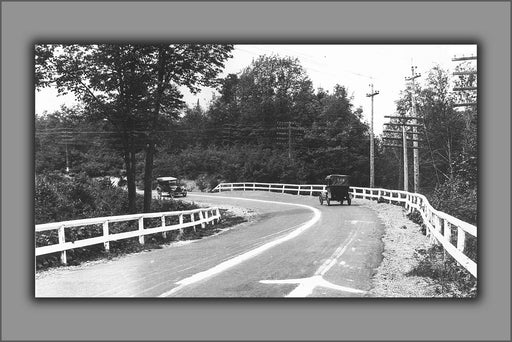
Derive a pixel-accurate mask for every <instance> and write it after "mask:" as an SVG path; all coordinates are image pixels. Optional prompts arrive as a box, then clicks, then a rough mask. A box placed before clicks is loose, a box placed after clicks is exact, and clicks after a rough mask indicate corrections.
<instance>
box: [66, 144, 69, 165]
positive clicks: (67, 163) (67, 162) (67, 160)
mask: <svg viewBox="0 0 512 342" xmlns="http://www.w3.org/2000/svg"><path fill="white" fill-rule="evenodd" d="M66 173H69V159H68V143H67V142H66Z"/></svg>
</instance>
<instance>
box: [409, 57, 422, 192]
mask: <svg viewBox="0 0 512 342" xmlns="http://www.w3.org/2000/svg"><path fill="white" fill-rule="evenodd" d="M416 68H417V67H416V66H411V77H406V78H405V80H406V81H411V82H412V87H411V105H412V117H414V119H413V124H415V125H416V124H418V122H417V120H416V118H417V117H418V115H417V113H416V96H415V94H414V91H415V83H414V80H415V79H416V78H418V77H420V76H421V74H417V73H416ZM412 133H413V134H412V139H413V142H412V144H413V148H414V149H413V161H414V166H413V167H414V192H418V191H419V188H420V162H419V151H418V148H417V147H418V141H417V139H418V130H417V126H413V127H412Z"/></svg>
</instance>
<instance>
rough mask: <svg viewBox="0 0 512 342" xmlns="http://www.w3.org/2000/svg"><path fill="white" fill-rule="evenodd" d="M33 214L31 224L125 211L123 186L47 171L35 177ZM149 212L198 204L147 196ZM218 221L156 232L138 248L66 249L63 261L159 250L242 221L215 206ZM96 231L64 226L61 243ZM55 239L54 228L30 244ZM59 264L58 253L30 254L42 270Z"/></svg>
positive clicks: (130, 244)
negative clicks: (149, 200) (35, 255)
mask: <svg viewBox="0 0 512 342" xmlns="http://www.w3.org/2000/svg"><path fill="white" fill-rule="evenodd" d="M35 183H36V186H35V199H34V213H35V224H41V223H48V222H59V221H66V220H77V219H84V218H92V217H102V216H116V215H124V214H126V213H127V211H128V203H127V196H126V190H124V189H122V188H119V187H117V186H114V185H113V184H112V183H111V181H110V180H109V179H106V178H105V179H98V180H94V179H91V178H89V177H87V176H86V175H85V174H79V175H77V176H75V177H69V176H64V175H61V174H56V173H53V174H52V173H50V174H43V175H36V177H35ZM136 204H137V208H138V210H140V211H142V208H143V197H142V196H140V195H139V196H137V201H136ZM152 208H153V212H164V211H181V210H191V209H196V208H199V206H198V205H196V204H194V203H187V202H183V201H175V200H168V199H165V200H156V199H154V200H153V203H152ZM221 215H222V220H221V222H220V223H219V224H216V225H213V226H206V227H205V228H201V226H200V225H198V226H197V227H196V229H195V230H193V229H185V230H184V231H183V233H182V234H180V232H179V231H171V232H168V233H167V234H166V237H165V238H164V237H163V236H162V234H151V235H147V236H146V243H145V244H144V245H143V246H142V245H140V244H139V242H138V239H137V238H130V239H124V240H119V241H112V242H110V251H109V253H106V252H105V251H104V248H103V245H102V244H101V245H94V246H88V247H85V248H76V249H72V250H69V251H68V252H67V257H68V264H69V265H78V264H80V263H82V262H84V261H90V260H95V259H102V258H112V257H115V256H119V255H122V254H126V253H133V252H140V251H143V250H148V249H155V248H162V247H161V246H162V245H165V244H169V243H172V242H176V241H184V240H195V239H200V238H203V237H205V236H209V235H213V234H216V233H218V232H219V231H221V230H222V229H224V228H226V227H229V226H232V225H236V224H238V223H241V222H244V221H245V219H244V218H243V217H241V216H238V215H234V214H232V213H231V212H228V211H227V210H222V209H221ZM132 228H133V227H131V226H130V223H121V224H117V225H114V226H113V227H112V228H111V229H112V232H121V231H127V230H130V229H132ZM101 234H102V228H101V227H98V226H96V227H95V226H87V227H77V228H73V229H67V230H66V241H76V240H81V239H85V238H90V237H94V236H99V235H101ZM57 242H58V236H57V232H56V231H49V232H40V233H36V235H35V243H36V247H40V246H45V245H49V244H54V243H57ZM59 265H60V253H53V254H48V255H42V256H39V257H37V258H36V269H37V270H41V269H46V268H49V267H54V266H59Z"/></svg>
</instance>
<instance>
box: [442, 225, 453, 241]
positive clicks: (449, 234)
mask: <svg viewBox="0 0 512 342" xmlns="http://www.w3.org/2000/svg"><path fill="white" fill-rule="evenodd" d="M443 233H444V238H445V239H446V241H448V242H450V243H451V239H452V228H451V226H450V222H448V220H444V232H443Z"/></svg>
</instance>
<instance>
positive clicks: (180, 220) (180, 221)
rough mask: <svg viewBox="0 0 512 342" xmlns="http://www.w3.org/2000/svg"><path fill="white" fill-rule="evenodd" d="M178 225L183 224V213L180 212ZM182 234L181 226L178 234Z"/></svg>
mask: <svg viewBox="0 0 512 342" xmlns="http://www.w3.org/2000/svg"><path fill="white" fill-rule="evenodd" d="M179 225H180V226H183V214H180V216H179ZM182 235H183V228H180V232H179V234H178V236H182Z"/></svg>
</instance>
